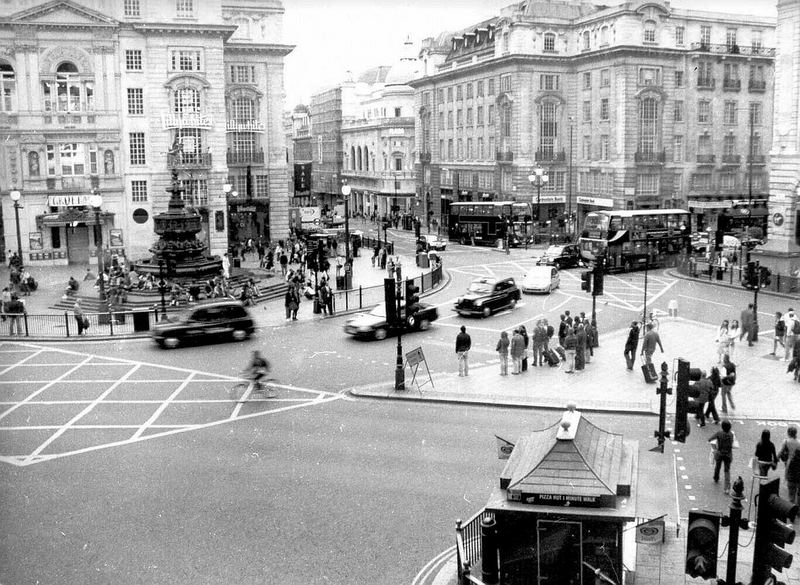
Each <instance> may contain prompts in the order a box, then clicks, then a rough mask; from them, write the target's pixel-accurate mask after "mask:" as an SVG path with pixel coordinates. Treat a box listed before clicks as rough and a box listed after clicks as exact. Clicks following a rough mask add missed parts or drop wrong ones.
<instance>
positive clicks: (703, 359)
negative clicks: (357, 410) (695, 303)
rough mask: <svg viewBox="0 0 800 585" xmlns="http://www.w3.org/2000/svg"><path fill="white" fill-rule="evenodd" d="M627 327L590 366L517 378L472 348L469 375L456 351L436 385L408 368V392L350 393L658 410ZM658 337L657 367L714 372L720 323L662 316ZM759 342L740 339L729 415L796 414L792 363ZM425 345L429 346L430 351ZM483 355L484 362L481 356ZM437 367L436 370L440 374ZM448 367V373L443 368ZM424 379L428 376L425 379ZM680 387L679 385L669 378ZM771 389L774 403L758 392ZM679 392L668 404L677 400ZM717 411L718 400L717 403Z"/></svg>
mask: <svg viewBox="0 0 800 585" xmlns="http://www.w3.org/2000/svg"><path fill="white" fill-rule="evenodd" d="M627 335H628V331H627V329H620V330H617V331H610V332H608V333H605V334H601V335H600V340H599V341H600V347H599V348H596V349H595V356H594V358H593V359H592V361H591V363H588V364H587V365H586V369H584V370H582V371H579V372H575V373H574V374H566V373H565V372H564V371H563V368H562V367H561V366H559V367H553V368H551V367H548V366H543V367H542V366H539V367H529V368H528V371H527V372H525V373H523V374H521V375H519V376H514V375H510V374H509V375H508V376H500V366H499V363H500V362H499V359H498V358H496V357H491V358H490V359H482V356H483V355H486V354H483V353H473V357H472V358H471V360H470V370H469V376H467V377H463V378H460V377H459V376H458V374H457V364H456V360H455V356H454V357H453V360H452V361H451V362H447V363H441V364H440V363H429V364H428V367H429V368H431V370H432V381H433V384H430V383H428V384H424V385H422V386H421V387H416V386H415V387H413V388H412V387H411V384H410V382H411V374H410V372H409V370H407V371H406V388H407V389H406V390H402V391H399V392H396V391H395V390H394V382H393V381H390V380H387V381H386V382H384V383H381V384H373V385H369V386H361V387H355V388H352V389H351V392H352V393H353V394H355V395H357V396H370V397H374V398H389V399H395V400H417V401H420V400H421V401H437V402H454V403H468V404H492V405H502V406H518V407H525V408H531V407H536V408H552V409H555V410H557V411H562V410H564V408H565V407H566V404H567V403H568V402H574V403H575V404H576V405H577V407H578V409H579V410H581V411H584V412H592V411H600V412H626V413H630V412H635V413H643V414H654V415H657V414H658V410H659V398H658V396H657V395H656V393H655V390H656V384H647V383H645V381H644V378H643V377H642V372H641V368H640V365H641V362H640V361H637V364H636V366H634V369H633V370H628V369H626V367H625V359H624V357H623V355H622V349H623V347H624V345H625V340H626V339H627ZM660 335H661V340H662V344H663V345H664V350H665V353H664V354H661V353H659V352H657V353H656V354H655V355H654V356H653V357H654V361H655V363H656V364H657V369H658V366H659V365H660V364H661V362H662V361H666V362H667V364H668V365H669V367H670V372H674V371H675V369H676V364H675V363H674V360H676V359H677V358H679V357H682V358H684V359H687V360H689V362H690V363H691V366H692V367H697V368H701V369H704V370H706V371H707V372H708V371H710V369H711V366H713V365H715V364H716V363H717V351H716V344H715V342H714V340H715V338H716V327H714V326H712V325H704V324H699V323H695V322H693V321H688V320H685V319H681V318H677V319H668V318H664V319H663V320H662V321H661V327H660ZM759 339H760V341H759V342H758V343H757V344H756V345H754V346H753V347H747V344H746V343H745V344H743V345H742V344H737V346H736V350H735V355H734V356H733V361H734V362H735V363H736V364H737V366H738V368H737V376H738V381H737V384H736V386H735V388H734V390H733V398H734V401H735V402H736V410H732V411H730V414H729V416H730V418H741V419H768V420H786V419H787V418H792V417H793V418H794V419H796V418H798V416H799V415H798V413H794V414H793V413H791V412H790V411H788V410H787V408H786V406H787V405H789V404H796V403H797V400H798V398H799V397H800V384H797V383H796V382H794V381H793V380H792V377H791V375H790V374H787V373H786V365H787V364H786V363H785V362H782V361H779V360H778V359H776V358H775V357H773V356H770V355H768V354H769V352H770V351H771V349H772V337H771V336H768V335H760V336H759ZM424 349H425V348H424V345H423V350H424ZM478 360H481V361H478ZM437 370H438V371H437ZM441 370H447V371H444V372H443V371H441ZM424 376H425V368H424V367H421V368H420V371H419V373H418V382H420V383H424V382H426V381H427V378H426V377H424ZM420 377H423V378H422V379H421V380H420V379H419V378H420ZM670 386H671V387H672V388H673V389H674V386H675V382H674V380H673V379H670ZM761 388H769V400H765V399H764V398H765V396H764V394H763V393H762V392H759V391H756V389H761ZM674 399H675V397H674V394H673V395H672V396H670V397H669V403H670V404H671V403H672V402H673V401H674ZM717 407H718V409H719V399H718V400H717Z"/></svg>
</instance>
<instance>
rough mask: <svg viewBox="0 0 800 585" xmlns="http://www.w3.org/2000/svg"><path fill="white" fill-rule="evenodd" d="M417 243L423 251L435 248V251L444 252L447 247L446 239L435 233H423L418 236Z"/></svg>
mask: <svg viewBox="0 0 800 585" xmlns="http://www.w3.org/2000/svg"><path fill="white" fill-rule="evenodd" d="M417 244H420V245H421V246H422V250H423V251H424V252H429V251H431V250H435V251H437V252H444V250H445V249H446V248H447V240H443V239H442V238H440V237H439V236H437V235H436V234H424V235H421V236H420V237H419V239H418V240H417Z"/></svg>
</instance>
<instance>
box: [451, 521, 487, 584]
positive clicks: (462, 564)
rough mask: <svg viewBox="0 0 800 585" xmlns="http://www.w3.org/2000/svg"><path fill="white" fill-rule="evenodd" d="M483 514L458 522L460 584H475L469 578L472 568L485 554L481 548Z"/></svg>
mask: <svg viewBox="0 0 800 585" xmlns="http://www.w3.org/2000/svg"><path fill="white" fill-rule="evenodd" d="M483 512H484V511H483V510H480V511H478V512H477V513H476V514H475V515H474V516H473V517H472V518H470V519H469V520H467V521H466V522H462V521H461V520H456V563H457V565H458V579H459V584H466V583H469V582H470V581H473V582H474V580H472V579H470V578H469V577H470V568H471V567H472V566H474V565H477V563H478V561H479V560H480V558H481V555H482V553H483V549H482V547H481V517H482V516H483ZM478 582H480V581H478Z"/></svg>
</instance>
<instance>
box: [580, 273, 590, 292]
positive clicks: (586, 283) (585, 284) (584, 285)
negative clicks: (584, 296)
mask: <svg viewBox="0 0 800 585" xmlns="http://www.w3.org/2000/svg"><path fill="white" fill-rule="evenodd" d="M581 290H582V291H586V292H592V271H591V270H586V271H585V272H582V273H581Z"/></svg>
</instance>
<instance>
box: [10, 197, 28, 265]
mask: <svg viewBox="0 0 800 585" xmlns="http://www.w3.org/2000/svg"><path fill="white" fill-rule="evenodd" d="M9 195H10V197H11V201H13V202H14V221H15V222H16V224H17V256H18V257H19V267H20V268H22V266H23V265H24V262H23V261H22V234H21V232H20V229H19V210H20V208H21V207H22V205H20V204H19V199H20V197H22V193H20V192H19V189H12V190H11V193H9Z"/></svg>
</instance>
